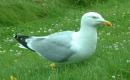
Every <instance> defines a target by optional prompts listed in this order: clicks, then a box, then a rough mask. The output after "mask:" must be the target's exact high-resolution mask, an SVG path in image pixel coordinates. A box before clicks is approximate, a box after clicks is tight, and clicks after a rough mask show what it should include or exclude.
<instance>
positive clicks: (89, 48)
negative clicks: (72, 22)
mask: <svg viewBox="0 0 130 80" xmlns="http://www.w3.org/2000/svg"><path fill="white" fill-rule="evenodd" d="M96 43H97V30H96V27H92V26H89V25H87V24H83V23H81V28H80V30H79V32H78V36H77V39H76V42H75V44H77V45H76V47H77V48H78V49H79V51H80V52H81V51H82V53H80V54H84V55H83V56H85V55H86V54H88V55H89V54H91V53H92V52H93V51H94V50H95V49H96Z"/></svg>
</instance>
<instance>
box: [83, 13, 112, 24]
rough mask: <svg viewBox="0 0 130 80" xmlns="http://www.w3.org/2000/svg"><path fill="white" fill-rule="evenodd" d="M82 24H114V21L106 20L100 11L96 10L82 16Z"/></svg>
mask: <svg viewBox="0 0 130 80" xmlns="http://www.w3.org/2000/svg"><path fill="white" fill-rule="evenodd" d="M81 24H85V25H89V26H97V25H100V24H102V25H104V26H112V23H111V22H109V21H107V20H105V19H104V18H103V17H102V16H101V15H100V14H99V13H96V12H88V13H85V14H84V15H83V16H82V19H81Z"/></svg>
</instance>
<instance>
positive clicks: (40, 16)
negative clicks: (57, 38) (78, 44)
mask: <svg viewBox="0 0 130 80" xmlns="http://www.w3.org/2000/svg"><path fill="white" fill-rule="evenodd" d="M129 5H130V1H128V0H127V1H126V0H0V37H1V39H0V69H1V70H0V80H130V76H129V75H130V53H129V52H130V9H129ZM89 11H96V12H99V13H100V14H101V15H102V16H103V17H104V18H105V19H106V20H109V21H111V22H112V23H113V27H112V28H103V27H99V28H98V36H99V39H98V44H97V50H96V51H95V54H94V55H93V56H92V57H90V59H88V60H86V61H84V62H81V63H76V64H71V65H61V66H60V67H59V68H58V69H56V70H55V71H52V70H51V69H50V68H49V67H48V65H49V64H50V63H51V62H49V61H48V60H46V59H43V58H41V57H39V56H38V55H37V54H35V53H33V52H31V51H29V50H26V49H20V48H18V45H17V42H16V41H15V40H14V39H13V35H14V34H16V33H20V34H25V35H40V36H43V35H48V34H51V33H54V32H57V31H63V30H75V31H77V30H78V29H79V27H80V18H81V16H82V15H83V14H84V13H86V12H89Z"/></svg>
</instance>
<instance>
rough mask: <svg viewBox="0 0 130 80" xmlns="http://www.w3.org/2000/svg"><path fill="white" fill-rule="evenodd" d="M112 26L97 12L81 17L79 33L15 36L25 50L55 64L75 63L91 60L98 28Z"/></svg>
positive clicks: (64, 32)
mask: <svg viewBox="0 0 130 80" xmlns="http://www.w3.org/2000/svg"><path fill="white" fill-rule="evenodd" d="M99 25H104V26H112V23H111V22H110V21H107V20H105V19H104V18H103V17H102V16H101V15H100V14H99V13H97V12H88V13H85V14H83V16H82V17H81V23H80V29H79V31H77V32H75V31H63V32H56V33H53V34H50V35H48V36H24V35H15V36H14V38H15V39H16V40H17V41H18V42H19V43H20V44H21V45H22V46H24V47H25V48H27V49H29V50H31V51H34V52H36V53H37V54H39V55H40V56H41V57H44V58H46V59H48V60H50V61H52V62H55V63H74V62H78V61H82V60H85V59H87V58H89V57H90V56H91V55H92V54H93V53H94V51H95V49H96V44H97V27H98V26H99Z"/></svg>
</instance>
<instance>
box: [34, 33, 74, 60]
mask: <svg viewBox="0 0 130 80" xmlns="http://www.w3.org/2000/svg"><path fill="white" fill-rule="evenodd" d="M71 35H72V32H63V33H59V34H54V35H50V36H49V37H48V38H41V39H40V38H38V39H36V40H34V41H33V42H32V48H33V50H35V51H36V52H38V53H40V55H42V56H44V57H46V58H47V59H49V60H51V61H56V62H64V61H67V59H68V58H69V57H70V56H72V55H73V54H74V53H75V52H74V51H73V50H71V49H70V47H71V40H72V37H71Z"/></svg>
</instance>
